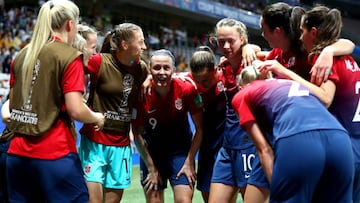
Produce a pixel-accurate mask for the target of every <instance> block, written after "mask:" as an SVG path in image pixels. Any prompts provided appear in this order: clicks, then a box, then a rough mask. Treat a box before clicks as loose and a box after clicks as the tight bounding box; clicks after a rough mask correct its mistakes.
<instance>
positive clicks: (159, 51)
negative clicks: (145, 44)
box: [150, 49, 175, 66]
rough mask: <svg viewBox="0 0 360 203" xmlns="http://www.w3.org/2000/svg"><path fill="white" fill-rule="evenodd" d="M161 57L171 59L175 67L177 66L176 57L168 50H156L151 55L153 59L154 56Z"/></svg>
mask: <svg viewBox="0 0 360 203" xmlns="http://www.w3.org/2000/svg"><path fill="white" fill-rule="evenodd" d="M159 55H162V56H168V57H170V58H171V60H172V62H173V65H174V66H175V57H174V55H173V54H172V53H171V52H170V51H169V50H167V49H160V50H156V51H154V52H153V53H151V56H150V58H152V57H153V56H159Z"/></svg>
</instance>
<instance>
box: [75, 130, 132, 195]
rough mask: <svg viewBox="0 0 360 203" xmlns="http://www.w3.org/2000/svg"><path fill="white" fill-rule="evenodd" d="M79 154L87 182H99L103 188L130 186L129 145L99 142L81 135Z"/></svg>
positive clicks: (130, 162)
mask: <svg viewBox="0 0 360 203" xmlns="http://www.w3.org/2000/svg"><path fill="white" fill-rule="evenodd" d="M79 156H80V159H81V162H82V167H83V170H84V172H85V178H86V180H87V181H88V182H97V183H101V184H102V185H103V187H105V188H111V189H125V188H128V187H130V184H131V175H132V151H131V146H130V145H128V146H125V147H119V146H108V145H103V144H99V143H96V142H93V141H91V140H89V139H88V138H87V137H86V136H81V142H80V147H79Z"/></svg>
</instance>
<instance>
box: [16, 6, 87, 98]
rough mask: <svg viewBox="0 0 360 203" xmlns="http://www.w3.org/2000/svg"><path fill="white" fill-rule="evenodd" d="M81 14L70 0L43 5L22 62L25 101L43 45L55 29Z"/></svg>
mask: <svg viewBox="0 0 360 203" xmlns="http://www.w3.org/2000/svg"><path fill="white" fill-rule="evenodd" d="M79 15H80V11H79V8H78V7H77V6H76V5H75V4H74V3H73V2H71V1H69V0H50V1H47V2H46V3H44V4H43V5H42V6H41V9H40V11H39V14H38V16H37V20H36V24H35V27H34V32H33V35H32V38H31V40H30V43H29V44H28V45H27V51H26V55H25V58H24V61H23V64H22V78H23V80H24V83H23V89H24V91H23V99H24V102H25V101H26V100H27V98H28V96H29V91H30V84H31V79H32V74H33V70H34V67H35V65H36V63H37V60H38V59H37V58H38V56H39V53H40V51H41V49H42V47H43V46H44V45H45V44H46V43H47V42H48V40H49V38H50V37H51V35H53V33H54V30H59V29H61V28H62V26H63V25H64V23H65V22H66V21H67V20H77V19H78V18H79Z"/></svg>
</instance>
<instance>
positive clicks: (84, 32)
mask: <svg viewBox="0 0 360 203" xmlns="http://www.w3.org/2000/svg"><path fill="white" fill-rule="evenodd" d="M77 28H78V33H79V34H80V35H81V36H82V37H84V38H85V40H88V36H89V34H95V35H97V32H96V31H95V29H93V28H92V27H90V26H88V25H83V24H79V25H78V26H77Z"/></svg>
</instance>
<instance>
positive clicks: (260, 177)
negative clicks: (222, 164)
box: [247, 156, 270, 189]
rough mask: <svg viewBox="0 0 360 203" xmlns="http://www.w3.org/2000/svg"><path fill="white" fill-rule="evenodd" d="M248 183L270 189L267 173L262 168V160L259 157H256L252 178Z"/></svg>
mask: <svg viewBox="0 0 360 203" xmlns="http://www.w3.org/2000/svg"><path fill="white" fill-rule="evenodd" d="M247 183H248V184H250V185H254V186H256V187H261V188H267V189H269V188H270V185H269V182H268V180H267V178H266V175H265V172H264V170H263V168H262V165H261V162H260V159H259V157H258V156H255V159H254V161H253V163H252V170H251V173H250V177H249V179H248V180H247Z"/></svg>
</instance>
